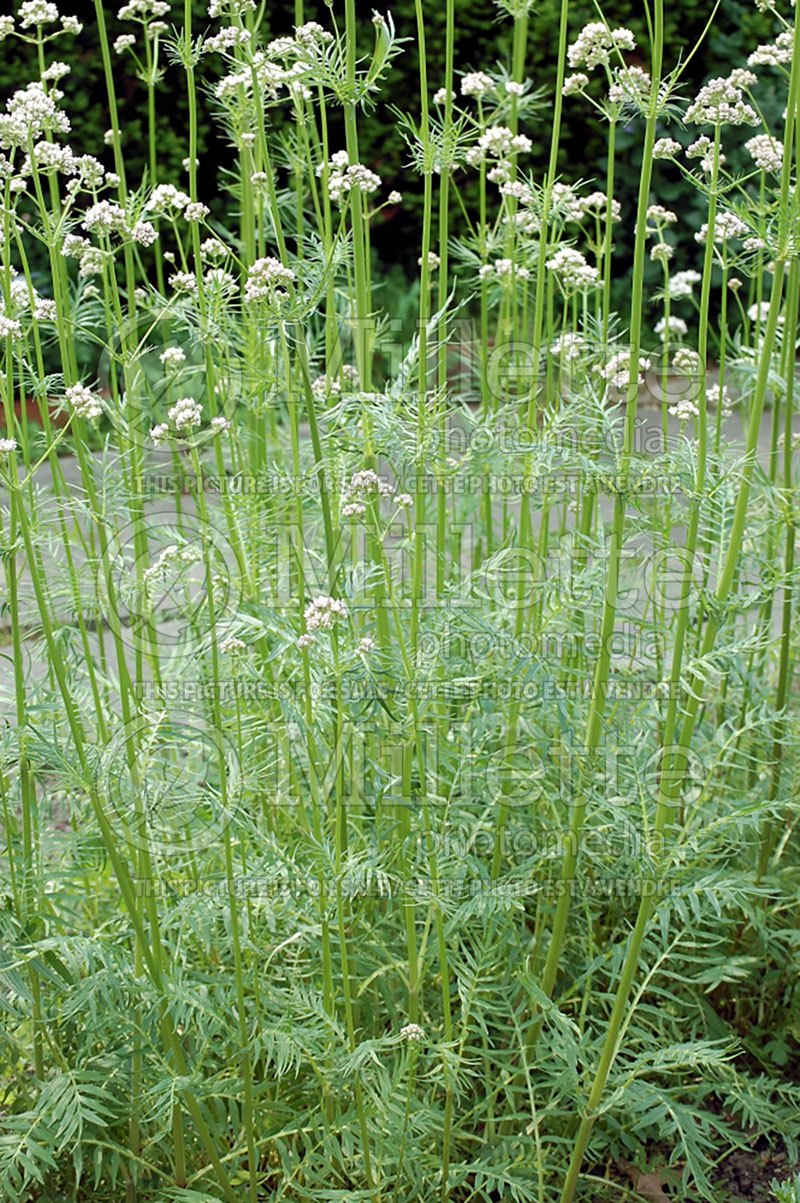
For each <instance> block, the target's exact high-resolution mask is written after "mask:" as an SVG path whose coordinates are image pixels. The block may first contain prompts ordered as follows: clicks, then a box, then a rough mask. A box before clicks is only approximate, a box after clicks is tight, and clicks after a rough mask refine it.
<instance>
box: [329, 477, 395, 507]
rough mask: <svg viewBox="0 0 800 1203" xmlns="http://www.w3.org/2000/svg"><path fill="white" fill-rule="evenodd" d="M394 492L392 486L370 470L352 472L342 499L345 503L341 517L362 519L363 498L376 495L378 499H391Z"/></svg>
mask: <svg viewBox="0 0 800 1203" xmlns="http://www.w3.org/2000/svg"><path fill="white" fill-rule="evenodd" d="M394 490H395V487H394V485H393V484H390V483H389V482H388V481H384V480H381V478H380V477H379V476H378V474H377V472H373V470H372V468H364V469H362V470H361V471H360V472H354V473H353V475H352V476H351V477H350V484H349V485H348V487H347V489H346V490H345V493H344V495H343V498H342V500H343V501H344V502H345V504H344V505H343V506H342V517H343V518H363V517H364V515H365V514H366V512H367V507H366V504H365V502H364V500H363V498H365V497H369V495H370V494H377V496H378V497H391V495H392V494H393V493H394Z"/></svg>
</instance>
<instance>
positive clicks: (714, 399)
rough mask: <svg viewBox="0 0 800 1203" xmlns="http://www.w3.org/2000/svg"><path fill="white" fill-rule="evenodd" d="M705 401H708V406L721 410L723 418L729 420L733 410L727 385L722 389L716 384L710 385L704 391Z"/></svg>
mask: <svg viewBox="0 0 800 1203" xmlns="http://www.w3.org/2000/svg"><path fill="white" fill-rule="evenodd" d="M706 400H707V401H708V403H709V405H714V406H718V407H721V408H722V417H723V418H729V417H730V416H731V414H732V412H733V408H732V403H731V397H730V394H729V392H728V388H727V385H723V386H722V389H720V386H719V385H718V384H710V385H709V386H708V388H707V389H706Z"/></svg>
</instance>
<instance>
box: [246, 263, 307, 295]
mask: <svg viewBox="0 0 800 1203" xmlns="http://www.w3.org/2000/svg"><path fill="white" fill-rule="evenodd" d="M294 279H295V274H294V272H293V271H292V269H291V268H290V267H284V266H283V264H282V263H281V261H280V259H275V258H274V257H272V256H269V257H268V258H266V259H256V261H255V263H254V264H253V266H252V267H251V268H250V271H249V273H248V276H247V281H246V283H245V286H244V299H245V301H260V300H265V299H268V300H272V301H276V302H280V301H283V300H285V299H286V297H287V295H288V294H287V293H286V292H285V291H284V289H283V288H282V287H281V286H282V285H285V284H291V283H292V282H293V281H294Z"/></svg>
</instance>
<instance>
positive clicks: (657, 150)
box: [653, 138, 682, 159]
mask: <svg viewBox="0 0 800 1203" xmlns="http://www.w3.org/2000/svg"><path fill="white" fill-rule="evenodd" d="M681 149H682V148H681V144H680V142H676V141H675V139H674V138H659V139H658V140H657V141H656V143H655V145H654V147H653V158H654V159H674V158H675V155H679V154H680V152H681Z"/></svg>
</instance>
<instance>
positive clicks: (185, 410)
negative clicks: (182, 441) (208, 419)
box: [167, 397, 203, 434]
mask: <svg viewBox="0 0 800 1203" xmlns="http://www.w3.org/2000/svg"><path fill="white" fill-rule="evenodd" d="M167 417H168V418H169V420H170V422H172V424H173V425H174V427H175V429H176V430H177V431H178V433H179V434H183V433H184V431H187V430H196V429H197V427H198V426H200V425H201V423H202V421H203V407H202V405H200V404H199V402H197V401H195V400H194V398H193V397H179V398H178V400H177V401H176V402H175V404H174V405H173V406H172V407H171V408H170V410H169V411H168V413H167Z"/></svg>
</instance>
